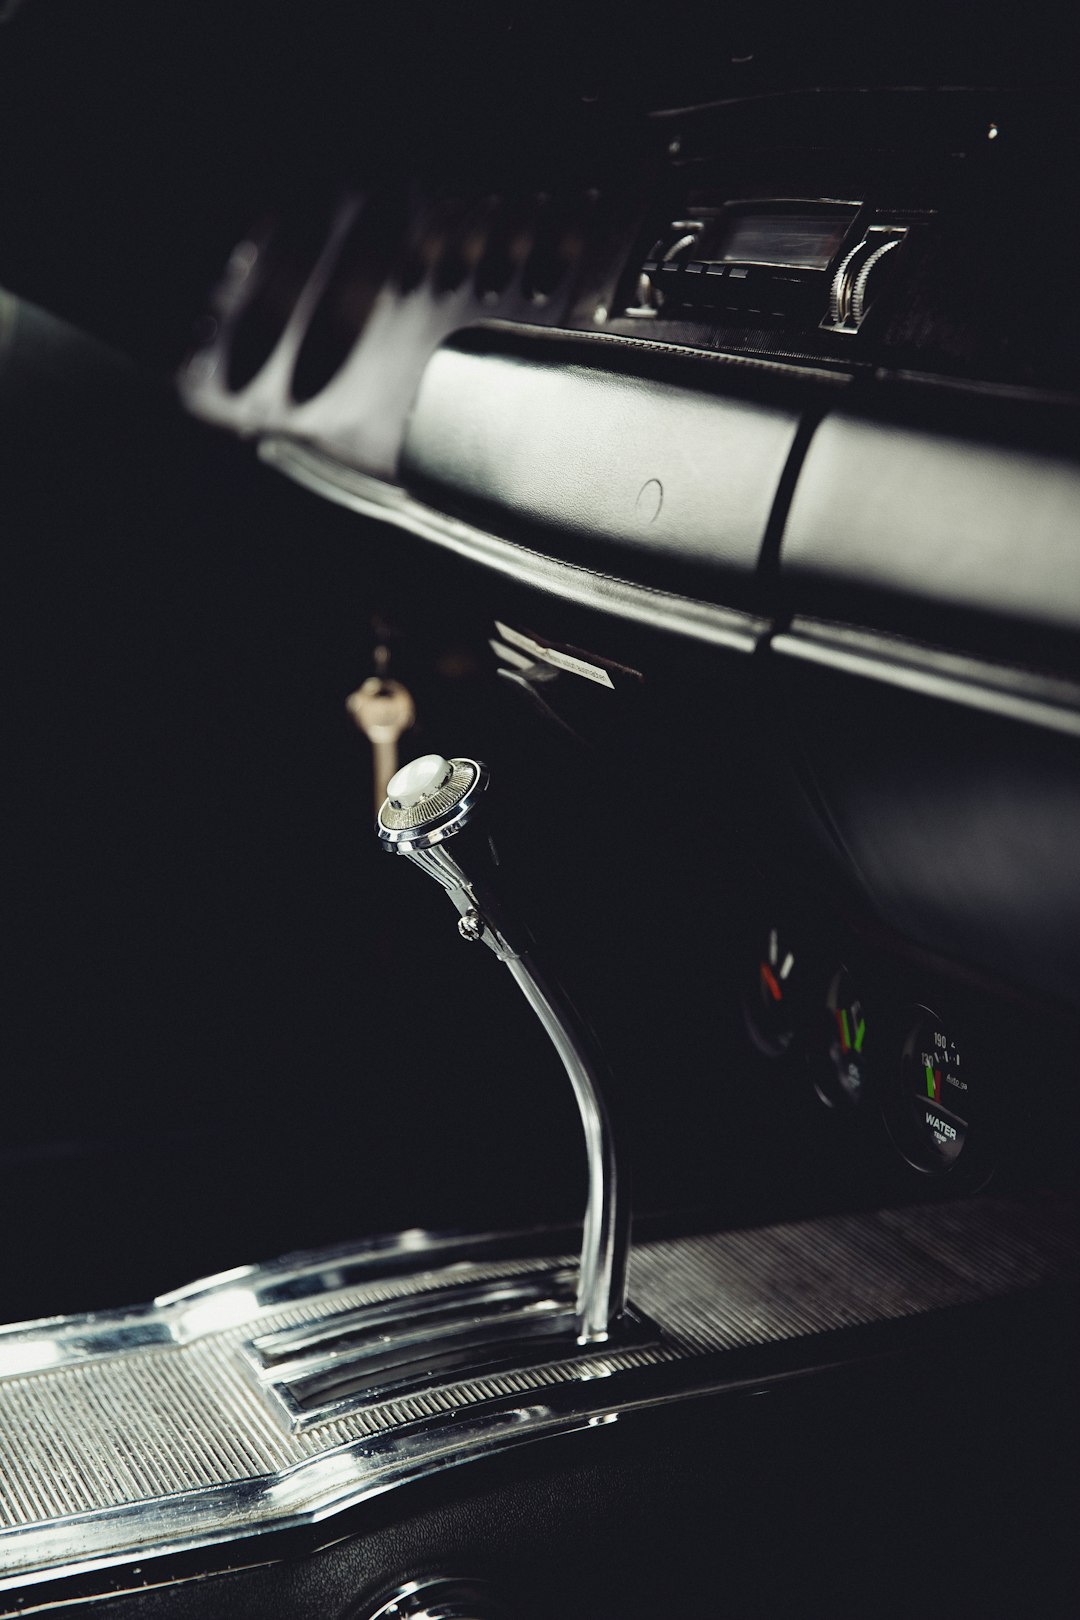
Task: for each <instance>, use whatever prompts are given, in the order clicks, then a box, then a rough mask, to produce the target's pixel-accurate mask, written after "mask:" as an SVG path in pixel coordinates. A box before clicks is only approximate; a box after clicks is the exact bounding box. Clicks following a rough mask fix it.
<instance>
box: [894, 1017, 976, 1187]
mask: <svg viewBox="0 0 1080 1620" xmlns="http://www.w3.org/2000/svg"><path fill="white" fill-rule="evenodd" d="M915 1010H916V1014H917V1016H916V1021H915V1022H914V1024H913V1025H912V1027H911V1030H910V1032H909V1034H908V1037H907V1040H906V1041H905V1043H904V1050H903V1055H902V1057H901V1060H900V1088H901V1104H902V1105H901V1110H900V1112H899V1114H898V1116H897V1124H898V1127H899V1130H898V1133H897V1134H898V1140H899V1143H900V1146H901V1148H902V1149H903V1152H904V1154H905V1156H906V1157H907V1158H908V1159H909V1160H910V1161H911V1163H912V1164H915V1165H917V1166H918V1167H919V1168H920V1169H923V1170H931V1171H940V1170H948V1169H950V1168H951V1167H952V1165H953V1164H955V1162H956V1160H957V1159H958V1158H959V1157H960V1154H961V1153H962V1152H963V1150H964V1145H965V1143H966V1141H967V1138H968V1131H969V1129H970V1117H971V1106H970V1105H971V1084H970V1081H971V1077H970V1073H969V1070H968V1069H967V1068H966V1067H965V1065H964V1060H963V1055H962V1053H961V1050H960V1047H959V1045H958V1043H957V1041H956V1039H955V1037H954V1035H953V1034H952V1033H951V1032H950V1031H949V1030H948V1029H947V1028H946V1027H945V1025H944V1023H943V1022H942V1020H941V1019H940V1018H939V1017H938V1016H937V1014H936V1013H934V1012H931V1010H930V1009H929V1007H918V1008H916V1009H915Z"/></svg>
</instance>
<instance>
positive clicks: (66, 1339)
mask: <svg viewBox="0 0 1080 1620" xmlns="http://www.w3.org/2000/svg"><path fill="white" fill-rule="evenodd" d="M1070 1221H1071V1214H1070V1212H1069V1211H1068V1209H1064V1210H1059V1209H1057V1208H1055V1206H1054V1205H1053V1204H1052V1203H1051V1202H1048V1201H1044V1200H1032V1201H1031V1202H1030V1203H1028V1202H1025V1201H1023V1200H1020V1199H978V1200H971V1201H967V1202H954V1203H951V1204H935V1206H934V1210H933V1219H932V1220H928V1219H927V1216H926V1211H925V1210H924V1209H923V1208H921V1207H919V1206H912V1207H909V1208H905V1209H901V1210H895V1211H890V1210H883V1211H878V1212H871V1213H864V1214H858V1215H845V1216H829V1217H823V1218H821V1219H818V1220H814V1221H805V1222H791V1223H786V1224H783V1225H778V1226H773V1227H762V1228H757V1229H754V1230H749V1231H735V1232H728V1233H721V1234H712V1235H704V1236H696V1237H687V1238H677V1239H661V1240H657V1241H653V1242H647V1243H641V1244H637V1245H635V1248H634V1252H633V1259H632V1272H631V1282H632V1298H633V1300H634V1302H635V1305H636V1306H637V1307H638V1308H639V1309H640V1310H642V1311H644V1312H647V1314H648V1316H649V1317H650V1318H651V1319H652V1321H653V1322H655V1323H656V1324H657V1325H658V1327H659V1330H660V1333H661V1334H662V1342H660V1343H658V1342H656V1339H655V1338H653V1339H652V1340H651V1341H646V1342H644V1343H641V1344H638V1345H633V1344H623V1345H598V1346H590V1347H588V1349H587V1351H583V1350H582V1349H581V1348H580V1347H575V1348H574V1356H575V1359H573V1360H567V1359H565V1357H563V1358H562V1359H558V1358H556V1359H554V1360H552V1361H549V1362H547V1363H544V1364H541V1365H538V1366H529V1367H520V1366H517V1367H512V1368H509V1369H505V1370H501V1371H498V1372H496V1373H493V1374H491V1375H484V1376H482V1377H473V1378H469V1379H467V1380H466V1381H464V1382H461V1383H456V1384H449V1385H447V1384H440V1383H438V1382H434V1383H432V1384H431V1385H430V1386H428V1387H425V1388H423V1389H421V1390H418V1391H416V1392H415V1393H413V1394H410V1395H406V1396H400V1397H393V1396H392V1397H391V1398H390V1399H388V1400H384V1401H383V1402H381V1404H377V1405H372V1404H365V1403H364V1399H361V1400H360V1402H359V1404H358V1403H356V1402H354V1403H353V1405H352V1409H351V1411H350V1413H349V1415H348V1416H343V1417H339V1418H335V1419H334V1420H333V1421H327V1422H324V1423H322V1424H321V1425H319V1426H316V1427H314V1428H312V1429H309V1430H307V1431H303V1432H299V1433H293V1432H290V1431H289V1430H288V1429H286V1428H284V1427H283V1426H281V1425H280V1424H279V1423H278V1422H277V1421H276V1420H275V1417H274V1415H273V1413H272V1411H271V1410H270V1409H269V1407H268V1406H267V1405H266V1404H265V1402H264V1400H263V1397H262V1395H261V1393H260V1391H259V1389H258V1388H257V1387H256V1385H255V1383H254V1382H253V1380H252V1377H251V1365H250V1361H248V1362H247V1363H245V1346H250V1344H251V1342H252V1341H253V1340H261V1339H264V1338H265V1336H266V1335H267V1334H270V1333H275V1332H280V1333H285V1334H290V1333H294V1332H295V1331H297V1330H299V1331H301V1332H307V1331H314V1330H315V1329H316V1328H317V1327H318V1324H319V1323H320V1322H325V1323H327V1324H328V1325H332V1324H334V1323H335V1322H337V1323H340V1321H341V1320H342V1313H343V1312H345V1311H347V1310H349V1309H353V1308H355V1307H357V1306H359V1305H362V1304H368V1305H370V1306H372V1307H379V1308H381V1307H382V1305H383V1303H384V1302H392V1301H403V1300H404V1299H406V1298H408V1297H410V1296H416V1295H417V1294H418V1293H419V1294H420V1295H422V1296H423V1297H424V1298H425V1299H430V1297H431V1295H432V1294H433V1293H437V1292H438V1291H440V1290H442V1289H447V1290H450V1291H453V1290H454V1289H455V1288H462V1287H464V1288H468V1287H470V1286H472V1285H473V1284H476V1283H481V1282H489V1281H494V1280H497V1279H499V1278H514V1277H517V1278H527V1277H530V1276H533V1277H534V1276H535V1274H536V1271H537V1259H536V1255H537V1252H538V1251H543V1250H544V1249H545V1248H549V1247H550V1245H546V1244H545V1243H544V1242H543V1240H542V1239H541V1238H539V1237H538V1238H537V1240H536V1242H535V1244H534V1245H533V1252H532V1257H531V1258H527V1257H520V1239H515V1240H513V1241H512V1242H510V1245H509V1246H510V1247H513V1246H514V1245H515V1244H516V1245H517V1246H518V1249H519V1257H518V1258H505V1257H504V1256H505V1255H506V1251H507V1242H508V1240H498V1239H493V1238H490V1237H488V1238H481V1239H477V1240H475V1242H474V1243H473V1244H472V1245H467V1246H466V1247H467V1248H471V1251H472V1258H470V1259H464V1258H460V1256H461V1253H462V1243H461V1240H460V1239H451V1240H443V1239H439V1238H427V1236H426V1235H419V1234H416V1233H409V1234H402V1235H401V1236H400V1237H398V1238H397V1239H393V1240H382V1241H380V1242H377V1243H374V1244H371V1245H367V1246H366V1247H364V1248H360V1249H358V1250H356V1251H353V1252H352V1253H350V1252H349V1251H348V1250H345V1249H340V1250H334V1251H330V1252H329V1253H327V1254H322V1255H320V1254H315V1255H308V1256H305V1257H293V1258H291V1259H287V1260H285V1261H281V1262H277V1263H276V1264H274V1265H272V1266H268V1267H245V1268H241V1269H240V1270H238V1271H236V1272H230V1273H225V1274H224V1275H223V1276H222V1277H219V1278H217V1279H212V1280H211V1281H210V1282H209V1283H208V1284H204V1285H197V1286H196V1287H194V1288H193V1289H190V1290H180V1291H179V1293H178V1294H175V1295H172V1296H170V1297H168V1298H167V1299H166V1301H165V1302H164V1303H163V1304H162V1305H160V1306H147V1307H143V1308H142V1309H140V1310H136V1311H124V1312H115V1313H108V1314H103V1315H101V1316H100V1317H98V1316H84V1317H70V1318H58V1319H54V1320H52V1321H46V1322H40V1323H30V1324H23V1325H19V1326H15V1327H11V1328H8V1329H5V1330H4V1331H3V1333H2V1334H0V1343H2V1344H3V1345H4V1346H5V1348H7V1349H8V1350H9V1351H11V1352H13V1354H12V1355H11V1356H9V1358H8V1367H9V1369H10V1368H11V1367H13V1366H15V1365H18V1366H20V1367H21V1369H22V1370H20V1371H17V1372H16V1371H11V1370H8V1371H7V1373H6V1375H4V1376H0V1588H2V1589H3V1590H6V1591H9V1592H17V1591H19V1590H21V1589H22V1588H25V1587H28V1586H31V1585H34V1584H36V1583H44V1582H53V1581H57V1580H60V1579H62V1578H69V1577H74V1576H79V1577H84V1576H86V1575H87V1574H89V1573H91V1572H95V1571H102V1570H106V1569H109V1568H116V1567H126V1566H129V1565H132V1564H135V1563H137V1564H138V1565H139V1566H140V1569H142V1570H143V1571H145V1570H146V1566H147V1564H148V1562H149V1561H150V1560H152V1559H154V1558H157V1557H165V1556H169V1555H173V1554H178V1553H189V1552H191V1551H193V1550H195V1549H200V1548H203V1549H205V1548H210V1547H214V1546H224V1545H226V1544H228V1545H230V1548H231V1550H230V1552H229V1555H228V1556H229V1561H230V1563H233V1562H235V1561H236V1558H237V1557H239V1558H241V1559H244V1560H246V1561H248V1562H258V1561H260V1559H261V1558H264V1557H265V1554H264V1553H263V1552H262V1549H261V1546H260V1544H259V1543H257V1542H253V1541H252V1540H251V1539H250V1538H254V1537H258V1536H261V1535H265V1534H267V1533H277V1532H281V1531H284V1530H290V1529H294V1528H299V1527H303V1526H313V1525H316V1524H319V1523H321V1522H322V1521H323V1520H326V1519H328V1518H331V1517H332V1516H333V1515H336V1514H339V1513H341V1512H343V1511H345V1510H347V1509H350V1508H352V1507H355V1506H356V1505H358V1504H360V1503H362V1502H364V1501H366V1500H368V1499H370V1498H371V1497H373V1496H375V1495H377V1494H380V1493H382V1492H384V1491H386V1490H388V1489H391V1488H393V1487H396V1486H398V1485H406V1484H410V1483H412V1482H415V1481H418V1480H420V1479H423V1478H425V1477H428V1476H430V1475H432V1474H435V1473H437V1472H439V1471H441V1470H443V1469H446V1468H450V1467H454V1466H456V1465H457V1464H459V1463H463V1462H467V1461H469V1460H471V1459H473V1458H480V1457H484V1456H488V1455H491V1454H493V1453H495V1452H498V1451H501V1450H503V1449H505V1448H507V1447H509V1446H512V1445H516V1444H519V1443H522V1442H524V1441H527V1440H529V1441H531V1440H533V1439H536V1438H540V1437H543V1436H548V1435H553V1434H558V1433H566V1432H570V1431H572V1430H580V1429H585V1428H588V1427H590V1426H595V1425H599V1424H605V1423H610V1422H613V1421H615V1420H616V1419H618V1418H621V1417H623V1416H625V1415H627V1414H629V1413H632V1412H635V1411H639V1410H645V1409H651V1408H658V1407H662V1406H664V1405H666V1404H668V1403H669V1402H672V1401H678V1400H684V1399H687V1398H690V1397H693V1396H696V1395H701V1394H706V1393H709V1392H716V1391H721V1390H730V1389H744V1388H748V1387H749V1388H761V1387H765V1386H766V1385H767V1384H769V1383H770V1382H772V1381H774V1380H775V1379H777V1378H780V1377H790V1376H796V1375H799V1374H800V1373H802V1372H805V1371H807V1370H811V1369H817V1368H820V1367H822V1366H825V1365H831V1366H839V1365H842V1364H844V1363H845V1362H847V1361H849V1360H852V1359H861V1358H862V1357H863V1355H865V1353H866V1352H865V1348H864V1345H863V1344H861V1343H860V1341H859V1340H857V1339H856V1340H855V1341H851V1340H849V1339H845V1338H844V1336H843V1335H844V1330H846V1329H849V1328H854V1327H860V1326H871V1325H873V1324H877V1323H883V1322H888V1321H898V1320H899V1319H901V1318H905V1317H913V1316H925V1315H927V1314H928V1313H933V1312H936V1311H940V1310H942V1309H943V1308H945V1307H950V1306H957V1305H964V1304H972V1303H976V1302H980V1301H984V1300H990V1299H995V1298H1001V1297H1003V1296H1011V1295H1015V1294H1018V1293H1022V1292H1027V1291H1030V1290H1032V1289H1035V1288H1037V1287H1039V1286H1040V1285H1041V1284H1045V1283H1049V1282H1054V1281H1057V1280H1059V1279H1061V1278H1063V1277H1067V1276H1070V1275H1072V1274H1073V1273H1074V1271H1075V1266H1076V1260H1077V1251H1078V1247H1080V1244H1078V1241H1077V1239H1076V1238H1075V1236H1074V1235H1073V1232H1072V1229H1071V1226H1070ZM394 1254H397V1255H398V1256H399V1257H400V1259H401V1262H402V1266H403V1268H404V1271H403V1273H398V1274H396V1275H395V1274H394V1273H393V1272H392V1271H388V1270H387V1264H386V1262H387V1260H388V1258H389V1257H390V1256H392V1255H394ZM543 1264H545V1265H549V1266H553V1267H555V1269H556V1270H569V1269H570V1268H572V1265H573V1262H572V1259H571V1258H570V1257H569V1256H568V1255H566V1254H559V1255H558V1256H557V1257H555V1258H550V1257H549V1258H548V1259H547V1260H546V1261H545V1262H543ZM425 1265H426V1269H425ZM350 1279H351V1280H350ZM320 1289H321V1290H322V1291H321V1292H320V1291H318V1290H320ZM822 1335H830V1337H829V1338H828V1339H826V1340H824V1341H823V1340H822V1338H821V1336H822ZM785 1340H786V1341H789V1342H791V1343H792V1344H793V1348H792V1350H791V1351H790V1352H789V1363H788V1365H787V1367H786V1369H782V1368H779V1367H778V1366H777V1364H776V1361H775V1359H774V1360H772V1361H771V1362H770V1361H769V1360H767V1359H765V1360H763V1359H762V1356H763V1347H765V1346H767V1345H770V1344H772V1345H778V1344H779V1343H780V1342H781V1341H785ZM811 1340H812V1341H816V1342H815V1343H814V1344H812V1345H810V1346H809V1347H808V1348H806V1349H798V1348H796V1347H794V1341H811ZM284 1342H285V1344H286V1346H288V1344H289V1343H290V1342H291V1341H290V1340H289V1339H286V1340H285V1341H284ZM826 1346H828V1348H827V1349H826ZM734 1350H741V1351H743V1352H745V1354H744V1355H743V1356H742V1357H740V1359H739V1360H737V1361H735V1362H733V1361H732V1360H731V1356H730V1352H732V1351H734ZM886 1350H887V1347H886ZM365 1399H366V1397H365ZM234 1544H239V1546H234ZM212 1561H213V1560H208V1562H212ZM149 1573H150V1575H151V1577H152V1576H153V1573H154V1572H153V1571H152V1570H151V1571H149ZM19 1602H21V1600H19Z"/></svg>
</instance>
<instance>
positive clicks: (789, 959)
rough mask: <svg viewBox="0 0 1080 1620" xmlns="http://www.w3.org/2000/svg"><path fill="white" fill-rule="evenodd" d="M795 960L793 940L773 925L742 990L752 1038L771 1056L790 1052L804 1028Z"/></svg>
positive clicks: (755, 1043)
mask: <svg viewBox="0 0 1080 1620" xmlns="http://www.w3.org/2000/svg"><path fill="white" fill-rule="evenodd" d="M800 956H801V951H800ZM796 961H797V958H796V952H795V949H794V947H793V945H792V943H791V941H790V940H789V939H788V938H787V937H786V935H785V934H784V933H783V932H782V930H781V929H780V928H778V927H774V928H770V929H769V930H768V932H767V933H766V935H765V937H764V939H763V940H762V941H761V946H760V948H759V951H758V953H757V959H756V961H755V962H754V966H753V969H752V970H751V979H750V983H749V984H748V985H747V986H746V988H745V990H744V993H743V1009H744V1012H745V1014H746V1025H747V1028H748V1029H749V1031H750V1037H751V1039H752V1040H753V1042H754V1045H755V1046H756V1047H757V1048H758V1049H759V1051H762V1052H764V1053H765V1054H766V1055H767V1056H768V1057H781V1056H782V1055H783V1054H784V1053H785V1052H787V1051H788V1049H789V1048H790V1047H791V1045H792V1043H793V1042H794V1040H795V1037H796V1035H797V1034H798V1033H799V1029H800V1027H801V1022H802V1021H801V1018H800V1011H799V999H800V998H799V978H798V973H797V969H796Z"/></svg>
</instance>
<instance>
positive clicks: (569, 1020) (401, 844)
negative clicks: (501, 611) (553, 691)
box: [378, 754, 630, 1344]
mask: <svg viewBox="0 0 1080 1620" xmlns="http://www.w3.org/2000/svg"><path fill="white" fill-rule="evenodd" d="M488 781H489V773H488V770H487V767H486V766H485V765H481V764H480V763H479V762H478V761H477V760H474V759H443V758H442V756H441V755H440V754H425V755H423V757H422V758H420V759H414V760H412V761H410V763H409V764H408V765H405V766H403V767H402V769H401V770H399V771H398V772H397V773H396V775H394V776H393V777H392V778H391V779H390V783H389V786H388V790H387V797H386V799H385V801H384V803H383V805H382V808H381V809H380V811H379V818H378V833H379V839H380V842H381V843H382V845H383V847H384V849H388V850H390V851H392V852H394V853H396V854H398V855H405V856H407V857H408V858H409V860H411V861H412V862H413V864H414V865H416V866H419V867H420V868H422V870H423V871H425V872H427V873H429V875H430V876H431V877H433V878H434V879H435V881H436V882H437V883H439V884H441V886H442V887H443V888H444V889H445V890H446V892H447V894H448V895H449V896H450V898H451V900H452V901H453V902H454V905H455V906H456V907H457V910H458V913H459V915H458V931H459V932H460V933H461V935H462V937H463V938H465V939H468V940H474V941H483V943H484V944H485V945H487V946H488V947H489V948H490V949H491V950H492V951H494V953H495V955H496V956H497V957H498V959H499V961H500V962H505V964H506V966H507V967H508V968H509V970H510V973H511V974H512V976H513V978H514V979H515V980H516V981H517V984H518V985H519V987H520V989H521V992H522V994H523V995H524V997H525V999H526V1001H528V1003H529V1005H530V1007H531V1008H532V1009H533V1011H534V1012H535V1013H536V1016H537V1017H538V1018H539V1020H540V1022H541V1024H542V1025H543V1027H544V1030H545V1032H546V1033H547V1035H548V1037H549V1039H550V1040H551V1043H552V1045H553V1046H554V1047H555V1050H556V1051H557V1052H558V1054H559V1057H560V1059H561V1061H562V1065H563V1067H564V1068H565V1070H566V1072H567V1075H568V1076H569V1078H570V1083H571V1085H572V1086H573V1088H574V1096H575V1097H576V1099H577V1105H578V1109H579V1111H580V1114H581V1123H582V1126H583V1128H584V1132H585V1151H586V1155H587V1158H588V1171H589V1192H588V1199H587V1202H586V1205H585V1226H584V1233H583V1236H582V1245H581V1268H580V1274H579V1279H578V1292H577V1304H576V1316H577V1328H578V1340H579V1342H580V1343H582V1344H591V1343H596V1342H598V1341H602V1340H605V1339H607V1338H608V1337H609V1335H610V1333H611V1331H612V1328H613V1327H614V1325H615V1323H616V1322H617V1320H618V1318H619V1317H620V1316H621V1314H622V1312H623V1309H624V1307H625V1304H626V1263H627V1252H628V1247H629V1236H630V1219H629V1199H628V1196H627V1194H628V1187H627V1185H626V1171H625V1167H624V1166H623V1165H622V1164H621V1163H620V1161H619V1156H618V1153H617V1151H616V1144H615V1136H614V1132H613V1129H612V1124H611V1120H610V1117H609V1115H608V1111H607V1107H606V1105H605V1103H604V1097H603V1093H602V1091H601V1088H600V1081H599V1072H600V1069H601V1066H602V1065H601V1063H600V1060H599V1054H598V1053H597V1052H596V1050H595V1045H594V1042H593V1040H592V1038H591V1036H590V1035H589V1032H588V1031H587V1029H586V1028H585V1026H584V1024H583V1023H582V1021H581V1019H580V1018H579V1017H578V1015H577V1013H575V1011H574V1009H573V1007H572V1006H571V1005H570V1002H569V1001H568V1000H567V998H566V996H565V994H564V992H563V991H562V989H561V988H560V986H559V985H558V983H557V981H556V980H555V979H554V978H550V977H548V976H547V975H545V974H544V973H543V972H542V970H541V969H540V968H539V966H538V965H537V963H536V961H535V959H534V957H533V954H532V940H531V938H530V936H529V934H528V932H527V930H526V929H525V928H524V927H523V926H522V925H521V924H520V923H519V922H518V921H517V919H516V918H515V917H513V916H512V915H511V914H510V913H509V911H508V909H507V907H506V904H505V902H504V900H503V897H502V895H501V892H500V888H499V885H498V881H497V877H498V872H497V859H496V856H495V853H494V848H493V845H492V843H491V840H490V839H489V838H487V837H485V836H484V833H483V830H482V827H481V826H480V825H479V824H478V819H477V812H478V811H479V809H480V806H481V802H482V800H483V797H484V794H485V792H486V790H487V786H488ZM461 834H466V836H464V837H461V836H459V835H461ZM451 840H457V842H455V843H454V846H453V853H451V850H450V848H449V847H448V846H449V845H450V843H451Z"/></svg>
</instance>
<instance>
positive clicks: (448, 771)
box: [386, 754, 454, 810]
mask: <svg viewBox="0 0 1080 1620" xmlns="http://www.w3.org/2000/svg"><path fill="white" fill-rule="evenodd" d="M453 774H454V767H453V766H452V765H451V763H450V761H449V760H448V759H443V757H442V755H441V754H421V755H420V758H419V759H411V760H410V761H409V763H408V764H407V765H403V766H402V767H401V769H400V771H395V772H394V775H393V776H392V777H391V778H390V780H389V782H388V783H387V784H386V800H387V803H388V804H389V806H390V808H391V809H392V810H411V809H412V808H413V806H414V805H417V804H419V803H420V801H421V800H422V799H430V798H431V797H432V795H433V794H435V793H437V792H438V791H439V789H440V788H444V787H445V786H446V784H447V783H448V782H449V780H450V778H451V777H452V776H453Z"/></svg>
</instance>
